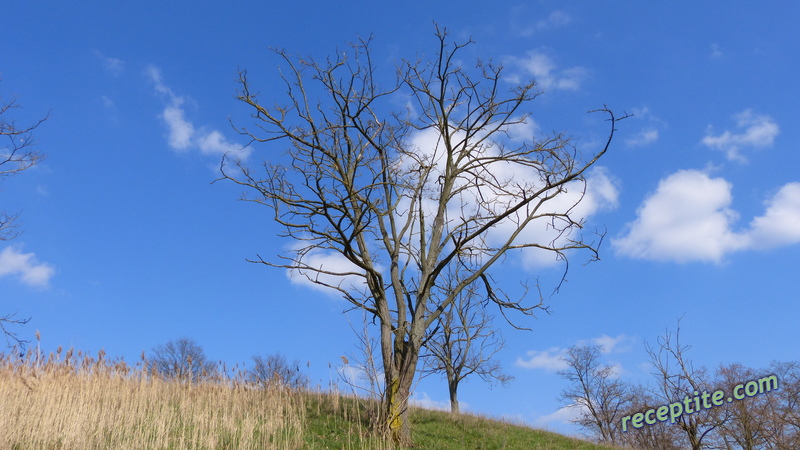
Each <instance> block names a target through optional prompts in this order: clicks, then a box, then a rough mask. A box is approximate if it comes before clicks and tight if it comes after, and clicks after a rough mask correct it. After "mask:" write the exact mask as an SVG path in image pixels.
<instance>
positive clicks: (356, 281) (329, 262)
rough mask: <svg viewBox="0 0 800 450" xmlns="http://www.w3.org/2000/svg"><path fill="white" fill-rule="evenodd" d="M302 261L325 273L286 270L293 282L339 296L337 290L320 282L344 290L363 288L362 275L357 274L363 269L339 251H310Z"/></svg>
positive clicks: (307, 270)
mask: <svg viewBox="0 0 800 450" xmlns="http://www.w3.org/2000/svg"><path fill="white" fill-rule="evenodd" d="M302 263H303V264H305V265H306V266H308V267H311V268H314V269H319V270H320V271H323V272H327V273H318V272H316V271H315V270H309V269H306V270H302V269H290V270H287V271H286V276H287V277H288V278H289V281H291V282H292V283H293V284H296V285H300V286H307V287H311V288H313V289H315V290H317V291H319V292H324V293H326V294H329V295H335V296H339V293H338V292H337V291H335V290H333V289H331V288H328V287H325V286H323V285H321V284H320V283H324V284H327V285H330V286H340V287H341V288H342V289H346V290H348V289H359V288H363V286H364V284H365V282H364V277H362V276H359V275H357V274H361V273H364V271H363V270H361V269H359V268H358V267H357V266H356V265H355V264H353V263H351V262H350V261H348V260H347V258H345V257H344V255H342V254H341V253H338V252H334V251H328V252H323V251H311V252H309V253H307V254H305V255H304V256H303V258H302ZM336 274H339V275H336ZM314 280H316V281H318V282H315V281H314Z"/></svg>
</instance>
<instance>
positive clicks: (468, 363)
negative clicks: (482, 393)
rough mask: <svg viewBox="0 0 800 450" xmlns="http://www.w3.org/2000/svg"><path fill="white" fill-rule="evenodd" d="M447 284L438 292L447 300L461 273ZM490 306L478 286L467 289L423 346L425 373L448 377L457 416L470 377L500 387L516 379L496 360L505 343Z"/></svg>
mask: <svg viewBox="0 0 800 450" xmlns="http://www.w3.org/2000/svg"><path fill="white" fill-rule="evenodd" d="M443 281H444V282H445V283H444V285H443V286H441V287H440V286H437V287H436V289H435V294H436V297H439V298H447V293H448V292H450V291H451V290H452V289H453V288H454V287H455V286H456V285H457V284H458V277H457V272H454V273H451V274H449V275H448V276H447V277H446V278H445V279H444V280H443ZM489 302H490V301H489V299H488V298H486V297H482V296H481V293H480V286H479V284H478V283H477V282H475V283H473V284H471V285H469V286H467V287H466V288H464V289H463V290H462V291H461V292H460V293H459V295H458V296H457V297H456V298H455V300H454V301H453V302H452V303H450V306H448V307H447V308H446V309H445V311H444V312H443V313H442V314H440V315H439V317H438V318H437V319H436V322H435V324H434V326H433V329H432V330H431V332H430V334H429V337H428V339H426V340H425V343H424V344H423V346H424V348H425V349H426V350H427V353H425V354H423V355H422V357H423V358H424V361H425V364H424V366H423V368H422V370H421V372H422V373H423V374H425V375H428V374H436V373H438V374H443V375H444V376H445V379H446V380H447V388H448V392H449V394H450V411H451V412H453V413H458V412H459V405H458V386H459V385H460V383H461V382H462V381H464V380H465V379H466V378H467V377H468V376H470V375H477V376H478V377H480V378H481V379H482V380H483V381H485V382H487V383H493V382H499V383H500V384H506V383H508V382H509V381H511V380H512V379H513V377H512V376H511V375H508V374H506V373H504V372H503V367H502V366H501V365H500V363H499V362H498V361H496V360H495V359H493V357H494V355H495V354H497V352H499V351H500V350H501V349H502V348H503V346H504V341H503V337H502V336H501V335H500V331H499V330H497V329H495V328H493V327H492V319H493V318H492V316H491V315H489V314H487V313H486V307H487V306H489ZM434 305H435V303H434ZM435 306H436V307H438V305H435Z"/></svg>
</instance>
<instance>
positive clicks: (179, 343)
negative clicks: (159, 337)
mask: <svg viewBox="0 0 800 450" xmlns="http://www.w3.org/2000/svg"><path fill="white" fill-rule="evenodd" d="M149 362H150V365H151V367H152V368H153V369H154V370H155V371H156V373H158V374H160V375H161V376H163V377H165V378H168V379H174V380H178V381H181V382H188V383H193V382H197V381H202V380H206V379H209V378H211V377H213V376H214V375H216V371H217V367H216V365H215V364H214V363H213V362H211V361H209V360H208V358H207V357H206V354H205V351H204V350H203V347H201V346H200V344H198V343H197V342H196V341H195V340H194V339H191V338H187V337H182V338H180V339H177V340H174V341H168V342H167V343H166V344H160V345H158V346H156V347H154V348H153V354H152V356H151V357H150V360H149Z"/></svg>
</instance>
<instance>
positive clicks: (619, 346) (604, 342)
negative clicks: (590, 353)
mask: <svg viewBox="0 0 800 450" xmlns="http://www.w3.org/2000/svg"><path fill="white" fill-rule="evenodd" d="M591 342H592V344H594V345H599V346H600V353H603V354H608V353H619V352H623V351H628V350H630V346H629V345H625V344H628V343H630V342H631V338H629V337H628V336H626V335H624V334H620V335H619V336H617V337H611V336H608V335H606V334H603V335H600V336H599V337H596V338H593V339H592V340H591Z"/></svg>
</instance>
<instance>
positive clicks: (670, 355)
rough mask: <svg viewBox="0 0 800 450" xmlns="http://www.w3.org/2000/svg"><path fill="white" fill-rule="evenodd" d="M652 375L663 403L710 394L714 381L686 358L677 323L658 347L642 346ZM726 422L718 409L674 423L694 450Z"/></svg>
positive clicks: (713, 389) (697, 412) (686, 417)
mask: <svg viewBox="0 0 800 450" xmlns="http://www.w3.org/2000/svg"><path fill="white" fill-rule="evenodd" d="M645 348H646V349H647V354H648V355H649V356H650V362H651V363H652V365H653V368H654V370H655V372H654V373H653V375H654V376H655V378H656V386H655V388H654V389H653V390H652V393H653V395H655V396H656V398H658V399H659V401H661V402H662V403H663V404H669V403H672V402H675V401H681V399H685V398H694V397H695V396H697V395H698V394H697V393H702V392H704V391H705V392H714V391H715V388H714V386H712V384H713V383H714V380H713V379H712V377H711V376H710V375H709V374H708V371H707V370H706V368H705V367H700V368H695V367H694V364H692V361H691V360H689V359H687V358H686V355H685V353H686V351H688V350H689V348H691V347H690V346H689V345H682V344H681V341H680V320H678V326H677V329H676V331H675V333H674V335H673V333H671V332H670V331H667V332H666V334H665V335H664V336H662V337H659V338H658V348H653V347H651V346H650V345H647V344H646V346H645ZM726 420H727V415H726V414H724V413H722V414H721V411H719V410H716V411H715V410H711V409H701V410H699V411H694V412H692V413H685V414H682V415H681V416H680V417H679V418H678V419H677V421H676V424H677V425H678V427H679V428H680V429H681V430H682V431H683V434H684V438H685V440H686V443H687V444H688V446H689V447H691V448H692V449H693V450H697V449H700V448H702V447H703V441H704V439H705V438H706V437H707V436H709V435H710V434H711V433H712V432H713V431H715V430H716V429H717V428H718V427H719V426H720V425H721V424H723V423H724V422H725V421H726Z"/></svg>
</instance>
